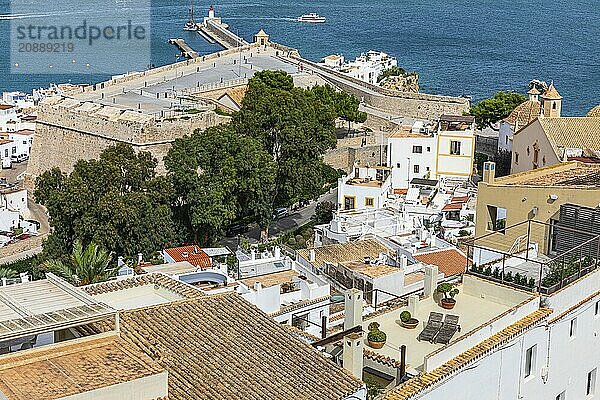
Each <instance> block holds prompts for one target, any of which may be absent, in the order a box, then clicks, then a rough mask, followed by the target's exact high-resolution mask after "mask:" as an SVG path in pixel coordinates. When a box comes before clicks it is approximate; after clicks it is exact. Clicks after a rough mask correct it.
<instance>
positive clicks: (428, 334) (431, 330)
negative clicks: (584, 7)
mask: <svg viewBox="0 0 600 400" xmlns="http://www.w3.org/2000/svg"><path fill="white" fill-rule="evenodd" d="M443 317H444V316H443V315H442V314H441V313H436V312H431V313H429V320H428V321H427V325H425V328H423V330H422V331H421V333H419V336H417V340H419V341H421V340H426V341H428V342H431V341H433V338H434V337H435V335H436V334H437V333H438V331H439V330H440V328H441V327H442V318H443Z"/></svg>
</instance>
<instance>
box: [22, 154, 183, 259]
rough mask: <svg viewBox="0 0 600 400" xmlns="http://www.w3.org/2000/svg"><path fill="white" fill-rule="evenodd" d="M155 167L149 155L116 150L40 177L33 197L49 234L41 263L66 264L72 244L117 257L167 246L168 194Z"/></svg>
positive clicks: (170, 238)
mask: <svg viewBox="0 0 600 400" xmlns="http://www.w3.org/2000/svg"><path fill="white" fill-rule="evenodd" d="M156 165H157V161H156V160H155V159H153V158H152V156H151V155H150V153H147V152H139V153H136V152H135V151H134V150H133V148H132V147H131V146H129V145H125V144H118V145H115V146H111V147H109V148H107V149H106V150H105V151H104V152H102V154H101V155H100V158H99V159H97V160H89V161H84V160H80V161H78V162H77V163H76V164H75V166H74V169H73V172H71V173H70V174H65V173H63V172H61V171H60V170H59V169H56V168H55V169H52V170H50V171H47V172H45V173H44V174H42V175H41V176H40V177H39V178H38V179H37V180H36V190H35V193H34V194H35V197H36V200H37V201H38V202H40V203H41V204H43V205H45V206H46V208H47V209H48V212H49V215H50V220H49V221H50V225H51V226H52V228H53V230H52V233H51V235H50V236H49V237H48V239H47V240H46V241H45V243H44V258H45V259H49V258H52V259H62V260H63V261H64V260H66V259H67V258H68V255H69V254H70V253H71V251H72V249H73V245H74V243H75V241H76V240H80V241H82V242H84V243H91V242H94V243H97V244H98V245H99V246H101V247H103V248H105V249H107V251H109V252H114V253H116V254H119V255H135V254H137V253H139V252H142V253H145V254H150V253H152V252H154V251H156V250H160V249H162V248H164V247H165V246H166V245H168V244H171V243H172V242H173V241H174V240H175V231H174V228H173V223H172V214H171V209H170V206H169V205H170V204H169V202H170V199H171V195H170V193H169V190H170V189H169V184H168V182H167V181H165V179H164V178H156V177H155V172H154V169H155V167H156Z"/></svg>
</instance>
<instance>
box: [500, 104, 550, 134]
mask: <svg viewBox="0 0 600 400" xmlns="http://www.w3.org/2000/svg"><path fill="white" fill-rule="evenodd" d="M540 109H541V106H540V102H539V101H532V100H527V101H525V102H523V103H521V104H519V105H518V106H516V107H515V109H514V110H512V112H511V113H510V114H509V115H508V117H506V118H504V121H505V122H508V123H509V124H511V125H513V127H514V125H515V123H516V124H517V129H519V128H522V127H524V126H525V125H527V124H528V123H530V122H531V121H533V120H534V119H536V118H537V117H539V116H540Z"/></svg>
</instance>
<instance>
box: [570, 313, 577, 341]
mask: <svg viewBox="0 0 600 400" xmlns="http://www.w3.org/2000/svg"><path fill="white" fill-rule="evenodd" d="M576 333H577V318H573V319H572V320H571V324H570V325H569V337H570V338H574V337H575V334H576Z"/></svg>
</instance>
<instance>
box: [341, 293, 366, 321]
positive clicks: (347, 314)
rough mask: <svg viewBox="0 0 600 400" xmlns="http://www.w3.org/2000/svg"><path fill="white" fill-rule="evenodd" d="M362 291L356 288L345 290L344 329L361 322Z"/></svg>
mask: <svg viewBox="0 0 600 400" xmlns="http://www.w3.org/2000/svg"><path fill="white" fill-rule="evenodd" d="M362 312H363V292H362V290H358V289H349V290H346V293H345V294H344V330H348V329H351V328H354V327H355V326H357V325H361V324H362Z"/></svg>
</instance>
